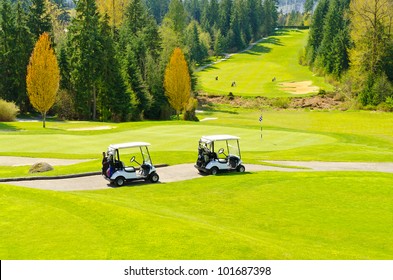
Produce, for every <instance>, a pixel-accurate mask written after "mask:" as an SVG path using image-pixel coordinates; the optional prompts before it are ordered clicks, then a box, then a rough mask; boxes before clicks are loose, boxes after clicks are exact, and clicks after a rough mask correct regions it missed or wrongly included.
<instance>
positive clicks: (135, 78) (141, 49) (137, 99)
mask: <svg viewBox="0 0 393 280" xmlns="http://www.w3.org/2000/svg"><path fill="white" fill-rule="evenodd" d="M160 44H161V40H160V37H159V34H158V27H157V24H156V22H155V20H154V18H153V17H152V16H150V15H149V14H148V11H147V8H146V6H145V5H144V4H143V3H142V1H141V0H132V1H131V2H130V4H129V6H128V7H127V10H126V13H125V18H124V23H123V26H122V28H121V30H120V39H119V47H118V48H119V50H122V51H119V52H118V53H119V54H120V59H121V64H122V72H123V77H124V79H125V82H126V85H127V87H128V91H129V92H132V93H133V94H135V96H134V99H133V100H134V105H135V109H136V110H137V111H136V112H134V114H133V117H134V118H136V119H140V118H143V117H144V112H145V111H149V108H150V106H151V103H152V94H154V93H153V92H152V88H149V85H150V84H148V83H147V82H146V80H148V79H149V80H151V77H150V78H149V75H152V74H151V73H150V72H149V71H148V70H147V57H149V58H150V59H154V60H156V64H158V59H159V53H160V50H161V46H160ZM153 76H155V75H153ZM161 81H162V80H161Z"/></svg>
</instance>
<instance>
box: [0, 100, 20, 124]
mask: <svg viewBox="0 0 393 280" xmlns="http://www.w3.org/2000/svg"><path fill="white" fill-rule="evenodd" d="M18 112H19V108H18V106H16V105H15V104H14V103H12V102H7V101H5V100H3V99H0V121H1V122H12V121H14V120H15V118H16V115H17V114H18Z"/></svg>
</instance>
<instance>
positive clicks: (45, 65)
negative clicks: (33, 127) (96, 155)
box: [26, 32, 60, 128]
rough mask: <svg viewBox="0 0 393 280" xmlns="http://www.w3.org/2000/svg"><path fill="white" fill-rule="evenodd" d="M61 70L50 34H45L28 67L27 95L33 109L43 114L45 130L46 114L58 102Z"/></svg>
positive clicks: (37, 45)
mask: <svg viewBox="0 0 393 280" xmlns="http://www.w3.org/2000/svg"><path fill="white" fill-rule="evenodd" d="M59 81H60V70H59V66H58V64H57V58H56V55H55V53H54V50H53V48H52V46H51V40H50V37H49V34H48V33H46V32H44V33H43V34H42V35H41V36H40V37H39V39H38V41H37V43H36V45H35V47H34V50H33V53H32V54H31V57H30V62H29V65H28V67H27V76H26V85H27V93H28V95H29V99H30V102H31V104H32V105H33V107H34V108H35V109H36V110H37V111H38V112H40V113H41V114H42V118H43V122H42V126H43V127H44V128H45V121H46V113H47V112H48V111H49V109H50V108H51V107H52V106H53V104H54V103H55V101H56V94H57V90H58V89H59Z"/></svg>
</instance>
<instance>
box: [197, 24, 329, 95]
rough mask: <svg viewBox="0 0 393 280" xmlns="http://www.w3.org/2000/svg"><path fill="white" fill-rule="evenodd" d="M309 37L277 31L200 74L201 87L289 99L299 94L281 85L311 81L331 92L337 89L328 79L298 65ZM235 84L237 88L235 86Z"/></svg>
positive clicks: (224, 92)
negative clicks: (287, 90)
mask: <svg viewBox="0 0 393 280" xmlns="http://www.w3.org/2000/svg"><path fill="white" fill-rule="evenodd" d="M307 37H308V30H290V29H284V30H280V31H277V33H276V35H274V36H271V37H269V38H266V39H263V40H262V41H261V42H260V43H258V44H256V45H255V46H254V47H253V48H252V49H250V50H248V51H245V52H242V53H238V54H235V55H233V56H231V57H230V58H229V59H228V60H226V61H223V62H219V63H216V64H214V65H212V66H211V67H207V68H206V69H204V70H202V71H200V72H198V73H196V74H197V77H198V83H199V85H198V88H199V90H202V91H204V92H208V93H210V94H222V95H228V94H229V92H232V93H233V94H234V95H240V96H250V97H251V96H266V97H288V96H295V95H294V94H291V93H288V92H286V91H284V90H283V88H282V87H281V86H280V83H285V82H303V81H311V82H312V85H313V86H317V87H319V88H320V89H323V90H325V91H331V90H332V89H333V87H332V86H331V85H330V84H328V83H326V82H325V80H324V78H322V77H317V76H315V75H314V74H313V73H312V71H310V69H309V68H308V67H306V66H301V65H300V64H299V62H298V60H299V58H298V56H299V51H300V50H302V49H303V48H304V46H305V45H306V44H307ZM216 77H218V79H216ZM274 78H276V79H275V81H273V79H274ZM234 81H235V82H236V86H235V87H232V82H234Z"/></svg>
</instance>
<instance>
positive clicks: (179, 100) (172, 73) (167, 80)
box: [164, 48, 191, 119]
mask: <svg viewBox="0 0 393 280" xmlns="http://www.w3.org/2000/svg"><path fill="white" fill-rule="evenodd" d="M164 88H165V95H166V96H167V98H168V101H169V104H170V105H171V106H172V107H173V109H175V110H176V115H177V118H178V119H179V115H180V113H181V111H183V110H184V109H185V108H186V106H187V105H188V103H189V101H190V98H191V78H190V74H189V71H188V66H187V62H186V59H185V58H184V54H183V52H182V51H181V49H180V48H175V50H174V51H173V53H172V56H171V59H170V61H169V64H168V66H167V67H166V69H165V77H164Z"/></svg>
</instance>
